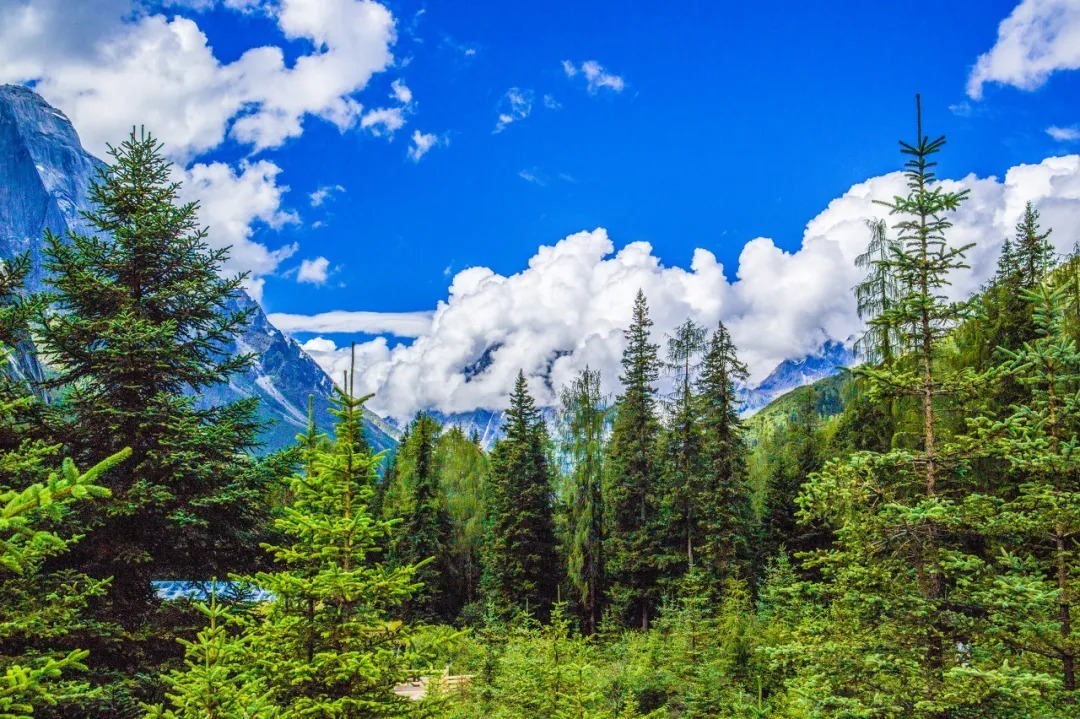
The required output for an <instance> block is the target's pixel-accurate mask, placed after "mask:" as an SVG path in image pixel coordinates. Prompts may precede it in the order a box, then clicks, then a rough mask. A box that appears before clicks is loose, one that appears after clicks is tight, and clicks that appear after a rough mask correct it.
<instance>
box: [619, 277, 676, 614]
mask: <svg viewBox="0 0 1080 719" xmlns="http://www.w3.org/2000/svg"><path fill="white" fill-rule="evenodd" d="M651 327H652V320H650V319H649V307H648V304H647V303H646V301H645V294H644V293H643V292H641V291H640V290H639V291H638V294H637V297H636V298H635V300H634V310H633V316H632V320H631V324H630V327H629V329H627V330H626V332H625V333H624V334H625V337H626V347H625V349H624V350H623V356H622V367H623V374H622V376H621V377H620V378H619V379H620V381H621V382H622V386H623V393H622V394H621V395H620V396H619V397H618V399H616V401H615V417H614V421H613V423H612V431H611V439H610V440H609V442H608V459H607V465H608V486H607V488H606V489H607V490H608V491H607V496H608V499H607V501H606V505H607V506H608V507H609V508H610V514H609V516H610V523H611V524H610V530H609V532H608V536H607V543H608V547H607V548H606V550H605V554H606V556H607V558H608V559H607V562H608V568H609V577H610V584H609V591H608V599H607V600H606V603H607V604H608V605H609V606H611V607H612V611H614V612H616V614H617V615H618V616H619V617H620V619H621V621H623V622H625V623H626V624H627V625H628V626H640V627H642V628H646V627H648V625H649V621H650V619H651V618H652V617H654V616H655V614H656V608H657V606H658V604H659V599H660V588H659V580H660V572H659V568H658V567H657V561H656V558H657V556H659V555H660V553H661V551H662V544H661V541H662V537H663V535H662V533H661V532H659V530H660V529H661V528H660V527H659V526H658V513H659V505H660V491H661V486H660V463H659V462H658V458H657V450H658V448H659V441H660V421H659V418H658V417H657V408H656V387H655V385H654V383H655V382H656V380H657V378H658V376H659V368H660V361H659V358H658V355H657V352H658V349H659V348H658V347H657V345H655V344H653V342H652V340H651V338H650V329H651Z"/></svg>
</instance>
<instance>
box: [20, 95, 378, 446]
mask: <svg viewBox="0 0 1080 719" xmlns="http://www.w3.org/2000/svg"><path fill="white" fill-rule="evenodd" d="M102 166H103V165H102V163H101V161H100V160H98V159H97V158H95V157H93V156H91V155H90V154H89V153H87V152H86V151H85V150H84V149H83V147H82V144H81V143H80V142H79V137H78V134H77V133H76V131H75V128H74V127H73V126H72V124H71V122H70V121H69V120H68V118H67V117H66V116H65V115H64V114H63V113H62V112H60V111H59V110H57V109H56V108H54V107H52V106H50V105H49V104H48V103H46V102H45V101H44V100H43V99H42V98H41V97H40V96H38V95H37V94H36V93H34V92H33V91H32V90H29V89H28V88H25V87H20V86H15V85H3V86H0V259H3V258H6V257H13V256H15V255H17V254H20V253H23V252H29V253H30V255H31V258H32V259H33V262H34V269H33V271H32V273H31V277H30V280H29V287H28V289H29V290H31V291H35V290H39V289H41V288H42V287H43V284H44V280H45V278H44V276H43V272H42V268H41V260H42V249H43V244H44V242H43V238H44V233H45V230H46V229H50V230H52V231H53V232H54V233H57V234H61V235H63V234H64V233H66V232H68V231H72V232H88V231H90V228H89V227H88V226H87V223H86V222H85V221H84V220H83V218H82V216H81V214H80V213H81V212H82V211H83V210H85V209H87V208H88V207H89V202H88V200H87V192H88V189H89V186H90V182H91V180H92V179H93V178H94V175H95V173H96V172H97V170H98V168H100V167H102ZM234 303H235V304H236V305H237V306H239V307H242V308H247V307H251V308H253V316H252V322H251V324H250V325H249V326H248V327H247V328H246V329H245V330H244V331H243V332H242V333H241V334H240V335H239V336H237V337H236V338H235V340H234V342H233V343H232V344H231V346H230V347H228V348H226V352H227V353H229V354H235V353H240V352H253V353H255V355H256V361H255V363H254V365H253V366H252V367H251V368H250V369H249V370H248V371H247V372H245V373H243V374H242V375H238V376H236V377H234V378H233V380H232V381H231V382H230V383H229V384H228V385H222V386H219V387H215V388H212V389H211V390H210V391H208V392H204V393H202V395H201V396H200V401H201V402H205V403H213V404H218V403H223V402H230V401H233V400H235V399H238V398H240V397H248V396H257V397H259V399H260V400H261V402H260V413H261V416H262V417H263V419H265V420H268V421H269V422H271V426H270V427H269V428H268V429H267V430H266V431H265V432H264V433H263V435H262V437H261V439H262V441H263V442H264V443H265V449H266V450H273V449H278V448H280V447H284V446H286V445H287V444H289V443H290V442H291V441H292V439H293V438H294V437H295V435H296V434H297V433H299V432H301V431H303V429H304V428H305V427H306V425H307V406H308V396H309V395H314V397H315V416H316V419H317V420H318V422H319V424H320V426H321V427H324V428H326V427H328V426H329V425H330V424H331V417H330V415H329V414H328V412H327V408H328V404H329V403H328V398H329V396H330V394H331V392H332V389H333V383H332V381H331V380H330V378H329V377H328V376H327V375H326V373H325V372H323V370H322V369H321V368H320V367H319V366H318V365H317V364H316V363H315V361H314V360H312V359H311V358H310V357H309V356H308V355H307V354H306V353H305V352H304V351H303V350H302V349H300V345H299V344H297V343H296V341H295V340H293V339H291V338H289V337H286V336H285V335H284V334H283V333H282V332H280V331H279V330H278V329H277V328H276V327H274V326H273V325H272V324H270V321H269V320H268V319H267V318H266V315H265V313H263V311H262V308H260V307H259V305H258V303H256V302H255V301H254V300H252V299H251V298H250V297H249V296H248V295H247V294H241V295H240V296H238V297H236V298H235V300H234ZM15 362H16V363H17V368H18V370H19V371H20V373H22V374H24V375H29V376H31V377H33V376H39V375H40V367H38V365H37V361H36V358H35V357H34V356H33V349H32V348H31V347H25V346H24V347H20V348H18V352H17V355H16V357H15ZM392 431H393V430H392V429H391V428H390V427H388V426H387V425H385V424H384V423H383V422H382V420H380V419H379V418H377V417H375V416H374V415H370V416H369V417H368V418H367V421H366V422H365V433H366V435H367V437H368V440H369V441H370V442H371V444H372V445H373V446H374V447H375V448H376V449H377V450H382V449H390V448H392V447H394V446H395V445H396V442H395V439H394V437H393V436H392V434H391V433H392Z"/></svg>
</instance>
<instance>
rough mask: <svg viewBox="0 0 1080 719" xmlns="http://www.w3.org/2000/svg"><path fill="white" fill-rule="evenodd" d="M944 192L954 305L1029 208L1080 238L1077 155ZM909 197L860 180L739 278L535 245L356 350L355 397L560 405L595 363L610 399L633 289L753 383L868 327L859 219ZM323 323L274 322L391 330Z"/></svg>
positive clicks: (401, 410) (709, 268)
mask: <svg viewBox="0 0 1080 719" xmlns="http://www.w3.org/2000/svg"><path fill="white" fill-rule="evenodd" d="M947 184H948V185H949V186H951V187H958V186H963V187H967V188H969V189H970V190H971V195H970V199H969V200H968V201H967V202H966V203H964V205H963V206H962V209H961V210H960V211H959V212H958V213H957V214H956V216H955V223H956V224H955V227H954V228H953V230H952V232H951V235H950V236H951V238H952V241H953V242H954V243H956V244H965V243H967V242H976V243H977V244H976V247H975V248H974V249H973V250H972V251H971V253H970V254H969V257H968V259H969V263H970V265H971V268H970V269H969V270H965V271H963V272H962V273H958V274H957V275H956V276H955V277H954V278H953V280H954V284H953V286H952V287H951V288H950V289H949V292H950V293H951V294H952V295H953V296H954V297H962V296H966V295H967V294H969V293H970V292H972V291H974V290H976V289H977V288H978V287H979V285H980V284H982V283H983V282H984V281H985V280H986V279H987V278H988V277H990V276H991V275H992V274H993V272H994V268H995V265H996V262H997V255H998V252H999V250H1000V246H1001V243H1002V242H1003V240H1004V238H1005V237H1007V236H1010V235H1011V234H1012V233H1013V228H1014V226H1015V224H1016V222H1017V221H1018V219H1019V217H1020V215H1021V214H1022V212H1023V209H1024V203H1025V202H1027V201H1028V200H1031V201H1033V202H1034V203H1035V204H1036V206H1037V207H1038V208H1039V210H1040V211H1041V213H1042V217H1043V221H1044V225H1045V226H1046V227H1053V228H1056V231H1055V232H1054V234H1053V235H1051V237H1052V238H1053V239H1054V240H1055V241H1056V242H1057V243H1058V250H1059V251H1061V252H1065V251H1067V250H1069V249H1071V246H1072V243H1073V242H1074V241H1075V240H1076V239H1077V238H1076V237H1075V235H1074V234H1070V232H1071V231H1072V228H1075V227H1077V226H1080V155H1068V156H1064V157H1051V158H1047V159H1046V160H1044V161H1043V162H1041V163H1038V164H1032V165H1019V166H1017V167H1013V168H1012V169H1010V170H1009V171H1008V172H1007V173H1006V175H1005V177H1004V179H1003V180H999V179H997V178H994V177H989V178H979V177H975V176H968V177H965V178H963V179H961V180H959V181H955V182H953V181H950V182H948V183H947ZM904 191H905V186H904V178H903V176H902V175H901V174H900V173H892V174H889V175H884V176H880V177H874V178H871V179H869V180H867V181H865V182H861V183H859V184H857V185H854V186H853V187H851V188H850V189H849V190H848V191H847V192H845V193H844V194H843V195H842V196H840V197H838V198H837V199H835V200H833V201H832V202H831V203H829V205H828V207H826V208H825V209H824V210H823V211H822V212H821V213H820V214H819V215H818V216H817V217H815V218H813V219H812V220H811V221H810V222H809V223H808V224H807V226H806V229H805V231H804V234H803V238H802V244H801V246H800V247H799V249H798V250H796V251H794V252H787V251H784V250H783V249H781V248H780V247H778V246H777V245H776V243H775V242H773V240H771V239H768V238H764V237H758V238H756V239H753V240H751V241H750V242H749V243H747V244H746V246H745V247H744V248H743V250H742V253H741V255H740V257H739V261H738V266H737V267H736V268H732V269H733V270H734V273H733V274H732V273H729V272H725V268H724V267H723V266H721V265H720V263H719V262H718V261H717V259H716V257H715V255H714V254H713V253H712V252H711V251H710V250H709V249H708V248H707V246H706V247H699V249H697V250H696V251H695V252H694V254H693V259H692V261H691V263H690V266H689V267H688V268H682V267H675V266H667V265H665V264H664V263H663V262H662V260H661V259H660V258H659V257H657V256H656V254H655V253H654V252H653V249H652V247H651V246H650V245H649V244H648V243H646V242H631V243H629V244H625V245H622V246H618V245H617V244H616V242H614V241H613V240H612V238H610V237H609V236H608V234H607V232H606V231H605V230H603V229H596V230H593V231H590V232H580V233H577V234H574V235H570V236H569V237H566V238H564V239H562V240H560V241H559V242H557V243H555V244H554V245H552V246H546V247H541V248H540V249H539V250H538V251H537V253H536V254H535V255H534V256H533V257H532V258H531V259H530V260H529V263H528V267H527V268H525V269H523V270H522V271H520V272H518V273H516V274H512V275H508V276H504V275H500V274H498V273H496V272H494V271H492V270H491V269H488V268H486V267H471V268H468V269H465V270H462V271H460V272H458V273H457V274H456V275H455V276H454V278H453V280H452V281H451V284H450V287H449V292H448V296H447V298H446V299H445V300H444V301H442V302H440V303H439V304H438V306H437V307H436V309H435V311H434V313H433V314H432V315H431V316H430V318H427V317H425V318H424V320H423V321H417V322H416V325H415V327H414V328H413V329H414V332H415V335H414V336H415V340H414V341H413V342H412V343H411V344H408V345H406V344H399V345H396V346H393V347H391V346H389V345H388V343H386V342H385V341H384V340H382V339H378V340H375V341H373V342H371V343H365V344H363V345H361V346H360V350H361V354H362V356H363V357H364V360H363V361H362V362H361V364H360V370H361V373H362V374H361V384H362V389H363V391H364V392H374V393H375V395H376V396H375V398H374V399H373V400H372V402H371V407H372V409H374V410H376V411H377V412H380V413H383V414H388V415H392V416H395V417H398V418H407V417H409V416H410V415H412V414H413V413H414V412H415V411H416V410H418V409H421V408H437V409H440V410H443V411H448V412H455V411H467V410H471V409H475V408H477V407H488V408H502V407H504V406H505V402H506V395H507V391H508V389H509V388H511V387H512V386H513V379H514V376H515V375H516V374H517V372H518V370H519V369H522V370H524V371H525V374H526V376H527V377H528V379H529V384H530V389H531V391H532V392H534V393H535V394H536V396H537V398H538V400H539V401H540V402H541V403H551V402H554V401H555V398H556V392H557V390H558V388H559V387H560V386H561V385H562V384H564V383H566V382H567V381H568V380H569V379H570V378H571V377H572V376H573V375H574V374H575V373H576V372H577V371H578V370H580V369H581V368H583V367H584V366H585V365H588V366H590V367H593V368H596V369H600V370H601V371H602V373H603V376H604V382H605V387H604V389H605V391H608V392H614V391H616V390H617V389H618V375H619V359H620V357H621V353H622V348H623V336H622V332H623V329H624V328H625V327H626V326H627V325H628V324H629V321H630V311H631V307H632V304H633V298H634V294H635V293H636V292H637V290H638V288H641V289H643V290H644V291H645V294H646V296H647V297H648V299H649V304H650V308H651V315H652V318H653V320H654V321H655V328H654V330H655V338H656V340H658V341H659V340H661V339H662V338H663V335H664V333H666V332H670V331H672V330H673V328H674V327H676V326H677V325H678V324H679V323H680V322H681V321H682V320H683V319H685V318H686V317H692V318H694V319H695V320H696V321H698V322H701V323H704V324H706V325H708V326H715V324H716V323H717V321H719V320H723V321H724V322H725V324H726V325H727V326H728V328H729V329H730V331H731V333H732V336H733V337H734V339H735V341H736V343H737V345H738V347H739V351H740V355H741V356H742V357H743V359H744V360H745V361H746V362H747V363H748V364H749V365H750V368H751V371H752V378H751V380H752V381H759V380H761V379H763V378H764V377H765V375H767V374H768V372H769V371H771V370H772V368H773V367H775V366H776V364H777V363H779V362H781V361H782V360H784V359H787V358H790V357H797V356H800V355H803V354H806V353H809V352H813V351H815V350H816V349H818V348H819V347H820V346H821V345H822V344H823V343H824V342H825V341H826V340H829V339H834V340H840V341H848V340H849V339H850V338H851V337H852V336H853V335H855V334H856V333H858V332H859V331H860V330H861V328H862V327H861V323H860V321H859V318H858V315H857V314H856V312H855V304H854V300H853V298H852V293H851V287H852V286H853V285H855V284H856V283H857V282H858V281H859V280H860V279H861V277H860V275H861V271H860V270H858V269H857V268H856V267H855V257H856V256H857V255H858V254H860V253H861V252H862V251H863V250H864V248H865V246H866V242H867V241H868V239H869V238H868V235H867V229H866V224H865V223H866V220H867V219H870V218H877V217H884V218H885V219H887V220H888V219H889V218H888V217H887V216H885V215H884V214H883V212H884V209H885V208H883V207H881V206H880V205H877V204H875V203H874V200H875V199H882V198H890V197H892V196H894V195H896V194H902V193H903V192H904ZM891 221H892V220H891ZM328 315H329V319H326V320H321V321H319V322H313V321H312V318H302V319H299V320H295V321H294V322H293V323H292V324H291V325H290V324H289V323H288V322H285V323H283V324H281V325H279V326H282V328H283V329H285V330H286V331H301V330H302V331H307V332H317V333H321V334H323V335H326V334H330V333H333V332H374V331H377V330H376V327H377V325H378V323H379V322H385V321H386V320H385V318H384V317H383V316H381V315H379V314H378V313H328ZM279 317H280V316H277V315H275V316H274V317H272V318H271V319H272V320H274V321H275V322H278V321H279ZM320 317H325V316H320ZM345 318H348V319H350V320H353V319H355V321H350V322H346V321H344V319H345ZM346 353H347V350H345V349H342V348H336V349H334V350H330V349H328V345H324V346H323V347H322V349H321V351H320V353H319V354H318V356H317V357H316V359H317V360H318V361H319V362H320V363H321V364H322V365H323V366H324V367H326V368H327V370H328V371H331V370H335V368H337V369H340V363H341V362H342V361H343V357H345V356H346ZM313 356H314V355H313ZM335 371H336V370H335Z"/></svg>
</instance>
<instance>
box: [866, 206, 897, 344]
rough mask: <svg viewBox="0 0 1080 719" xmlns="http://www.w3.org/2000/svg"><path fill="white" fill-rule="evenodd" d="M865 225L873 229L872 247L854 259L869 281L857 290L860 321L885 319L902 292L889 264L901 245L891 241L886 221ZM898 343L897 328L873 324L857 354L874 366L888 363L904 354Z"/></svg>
mask: <svg viewBox="0 0 1080 719" xmlns="http://www.w3.org/2000/svg"><path fill="white" fill-rule="evenodd" d="M866 224H867V226H868V227H869V228H870V244H869V245H867V248H866V251H865V252H863V253H862V254H861V255H859V256H858V257H856V258H855V266H856V267H858V268H860V269H864V270H867V275H866V279H864V280H863V281H862V282H860V283H859V284H858V285H856V286H855V302H856V305H857V307H858V312H859V319H861V320H868V319H870V318H877V317H881V316H882V315H885V313H886V312H888V311H889V310H890V309H891V308H892V307H893V305H895V304H896V302H897V300H898V299H899V297H900V294H901V291H902V288H901V286H900V283H899V281H898V279H897V277H896V274H895V272H894V271H893V268H892V266H891V265H890V260H891V259H892V257H893V255H894V253H895V252H896V251H897V250H898V249H899V243H898V241H897V240H894V239H891V238H890V237H889V234H888V228H887V226H886V224H885V221H884V220H870V221H867V223H866ZM897 342H898V338H897V332H896V328H895V327H891V326H890V325H888V324H887V323H885V322H877V323H871V324H869V325H868V326H867V328H866V332H865V333H863V335H862V336H861V337H860V338H859V339H858V340H856V342H855V351H856V352H857V353H858V354H859V355H860V356H861V357H863V358H864V359H865V360H866V361H867V362H870V363H872V364H874V363H878V362H884V363H888V362H890V361H891V360H892V358H893V355H894V354H895V353H896V352H897V351H898V350H902V348H900V347H898V346H897Z"/></svg>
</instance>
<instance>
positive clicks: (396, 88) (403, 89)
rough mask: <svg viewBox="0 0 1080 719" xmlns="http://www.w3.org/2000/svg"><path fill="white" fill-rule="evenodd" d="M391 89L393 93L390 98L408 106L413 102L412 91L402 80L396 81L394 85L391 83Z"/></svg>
mask: <svg viewBox="0 0 1080 719" xmlns="http://www.w3.org/2000/svg"><path fill="white" fill-rule="evenodd" d="M390 89H391V91H392V92H391V93H390V97H392V98H394V99H395V100H397V101H398V102H400V103H401V104H402V105H408V104H409V103H411V102H412V99H413V94H412V90H410V89H409V87H408V86H407V85H406V84H405V83H404V82H402V81H401V80H394V81H393V82H392V83H390Z"/></svg>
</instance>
